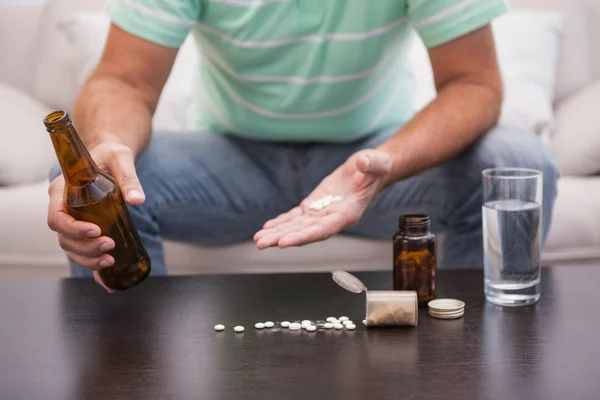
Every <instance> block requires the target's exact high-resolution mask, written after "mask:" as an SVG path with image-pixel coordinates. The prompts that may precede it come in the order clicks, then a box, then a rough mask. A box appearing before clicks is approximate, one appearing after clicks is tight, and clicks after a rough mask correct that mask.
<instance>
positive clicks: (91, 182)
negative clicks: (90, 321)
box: [44, 110, 151, 290]
mask: <svg viewBox="0 0 600 400" xmlns="http://www.w3.org/2000/svg"><path fill="white" fill-rule="evenodd" d="M44 125H45V126H46V130H47V131H48V132H49V133H50V138H51V139H52V144H53V145H54V150H55V151H56V156H57V157H58V161H59V163H60V168H61V170H62V173H63V176H64V178H65V182H66V187H65V199H64V201H65V205H66V208H67V210H68V212H69V214H70V215H71V216H73V218H75V219H77V220H80V221H86V222H91V223H94V224H96V225H98V226H99V227H100V230H101V231H102V235H103V236H108V237H110V238H111V239H112V240H114V242H115V247H114V248H113V249H112V250H110V251H109V252H108V254H110V255H111V256H112V257H113V258H114V259H115V263H114V264H113V265H112V266H110V267H107V268H104V269H101V270H100V271H99V275H100V277H101V279H102V282H104V284H105V285H106V286H107V287H109V288H111V289H113V290H125V289H129V288H131V287H134V286H136V285H139V284H140V283H141V282H142V281H143V280H144V279H146V277H147V276H148V275H149V274H150V269H151V267H150V258H149V257H148V253H147V252H146V250H145V249H144V247H143V245H142V243H141V241H140V238H139V236H138V233H137V230H136V229H135V226H134V225H133V221H132V220H131V217H130V215H129V212H128V211H127V207H126V205H125V201H124V200H123V196H122V195H121V192H120V190H119V187H118V186H117V184H116V183H115V181H114V179H113V178H112V177H111V176H110V175H108V174H107V173H106V172H104V171H102V170H100V169H99V168H98V167H97V166H96V163H95V162H94V160H93V159H92V157H91V156H90V153H89V152H88V150H87V149H86V147H85V145H84V144H83V142H82V141H81V138H80V137H79V135H78V134H77V132H76V131H75V128H74V127H73V124H72V122H71V119H70V117H69V115H68V114H67V113H66V112H65V111H61V110H59V111H55V112H52V113H50V114H48V115H47V116H46V118H45V119H44Z"/></svg>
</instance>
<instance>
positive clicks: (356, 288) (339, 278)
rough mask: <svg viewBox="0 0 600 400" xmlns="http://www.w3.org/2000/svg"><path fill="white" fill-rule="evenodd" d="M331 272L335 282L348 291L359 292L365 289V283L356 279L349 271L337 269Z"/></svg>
mask: <svg viewBox="0 0 600 400" xmlns="http://www.w3.org/2000/svg"><path fill="white" fill-rule="evenodd" d="M331 274H332V276H333V280H334V281H335V283H337V284H338V285H340V286H341V287H342V288H344V289H346V290H347V291H349V292H352V293H360V292H363V291H365V292H366V291H367V287H366V286H365V284H364V283H362V281H361V280H360V279H358V278H357V277H355V276H354V275H352V274H351V273H348V272H346V271H342V270H341V269H338V270H335V271H333V272H332V273H331Z"/></svg>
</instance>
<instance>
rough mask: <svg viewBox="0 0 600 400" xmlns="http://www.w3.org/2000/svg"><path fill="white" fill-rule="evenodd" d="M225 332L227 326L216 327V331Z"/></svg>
mask: <svg viewBox="0 0 600 400" xmlns="http://www.w3.org/2000/svg"><path fill="white" fill-rule="evenodd" d="M223 330H225V325H221V324H219V325H215V331H223Z"/></svg>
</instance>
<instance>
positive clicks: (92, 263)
mask: <svg viewBox="0 0 600 400" xmlns="http://www.w3.org/2000/svg"><path fill="white" fill-rule="evenodd" d="M66 254H67V257H68V258H69V260H71V261H73V262H74V263H75V264H78V265H81V266H82V267H83V268H86V269H89V270H92V271H98V270H101V269H102V268H106V267H110V266H111V265H113V264H114V263H115V260H114V258H112V257H111V256H110V255H108V254H103V255H101V256H100V257H86V256H82V255H79V254H76V253H72V252H70V251H67V252H66Z"/></svg>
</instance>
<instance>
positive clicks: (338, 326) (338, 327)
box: [333, 323, 344, 329]
mask: <svg viewBox="0 0 600 400" xmlns="http://www.w3.org/2000/svg"><path fill="white" fill-rule="evenodd" d="M333 327H334V328H335V329H343V328H344V325H342V324H339V323H338V324H333Z"/></svg>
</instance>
